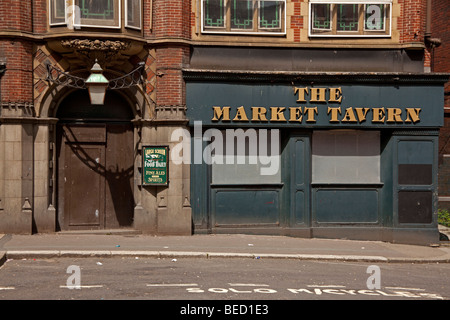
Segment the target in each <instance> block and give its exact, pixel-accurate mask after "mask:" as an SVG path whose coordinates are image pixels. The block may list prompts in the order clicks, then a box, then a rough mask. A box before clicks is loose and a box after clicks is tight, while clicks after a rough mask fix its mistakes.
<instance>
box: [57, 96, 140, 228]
mask: <svg viewBox="0 0 450 320" xmlns="http://www.w3.org/2000/svg"><path fill="white" fill-rule="evenodd" d="M56 117H57V118H58V119H59V121H58V125H57V130H56V138H57V139H56V142H57V163H58V169H57V172H58V179H57V184H58V185H57V202H58V204H57V206H58V217H57V230H104V229H118V228H130V227H132V224H133V211H134V206H135V201H134V196H133V194H134V192H133V185H134V183H133V177H134V156H135V152H134V134H133V132H134V131H133V125H132V123H131V120H132V119H133V118H134V115H133V112H132V109H131V108H130V106H129V104H128V102H127V101H126V99H124V98H123V97H122V96H121V95H120V94H119V93H118V92H116V91H111V90H108V91H107V93H106V97H105V103H104V105H91V104H90V100H89V95H88V92H87V90H78V91H74V92H72V93H70V94H69V95H67V97H66V98H65V99H64V100H63V101H62V102H61V104H60V105H59V107H58V110H57V113H56Z"/></svg>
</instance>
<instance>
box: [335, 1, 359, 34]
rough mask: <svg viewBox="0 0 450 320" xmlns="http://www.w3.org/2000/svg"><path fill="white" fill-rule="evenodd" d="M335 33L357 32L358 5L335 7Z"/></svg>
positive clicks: (339, 5)
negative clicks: (336, 11)
mask: <svg viewBox="0 0 450 320" xmlns="http://www.w3.org/2000/svg"><path fill="white" fill-rule="evenodd" d="M337 10H338V13H337V31H358V5H357V4H338V5H337Z"/></svg>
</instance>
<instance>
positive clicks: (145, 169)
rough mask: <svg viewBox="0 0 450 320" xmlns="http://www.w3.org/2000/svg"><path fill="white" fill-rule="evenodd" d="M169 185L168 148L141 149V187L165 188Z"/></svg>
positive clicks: (151, 147) (150, 147) (145, 147)
mask: <svg viewBox="0 0 450 320" xmlns="http://www.w3.org/2000/svg"><path fill="white" fill-rule="evenodd" d="M168 184H169V147H168V146H143V147H142V185H143V186H167V185H168Z"/></svg>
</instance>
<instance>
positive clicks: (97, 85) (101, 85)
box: [86, 60, 109, 105]
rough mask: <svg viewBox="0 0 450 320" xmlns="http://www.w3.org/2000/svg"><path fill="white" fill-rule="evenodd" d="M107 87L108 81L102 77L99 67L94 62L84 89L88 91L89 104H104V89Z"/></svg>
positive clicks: (101, 70)
mask: <svg viewBox="0 0 450 320" xmlns="http://www.w3.org/2000/svg"><path fill="white" fill-rule="evenodd" d="M108 85H109V81H108V79H106V77H105V76H104V75H103V69H102V68H101V67H100V65H99V64H98V62H97V60H96V61H95V64H94V66H93V67H92V69H91V75H90V76H89V78H87V80H86V87H87V88H88V90H89V97H90V98H91V104H94V105H102V104H104V102H105V94H106V88H108Z"/></svg>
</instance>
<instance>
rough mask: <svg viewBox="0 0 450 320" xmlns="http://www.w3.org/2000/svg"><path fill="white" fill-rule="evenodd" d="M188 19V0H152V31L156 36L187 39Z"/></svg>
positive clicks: (189, 7)
mask: <svg viewBox="0 0 450 320" xmlns="http://www.w3.org/2000/svg"><path fill="white" fill-rule="evenodd" d="M190 19H191V1H190V0H153V32H154V35H155V36H156V37H157V38H158V37H170V38H185V39H189V38H190V34H191V22H190Z"/></svg>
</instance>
